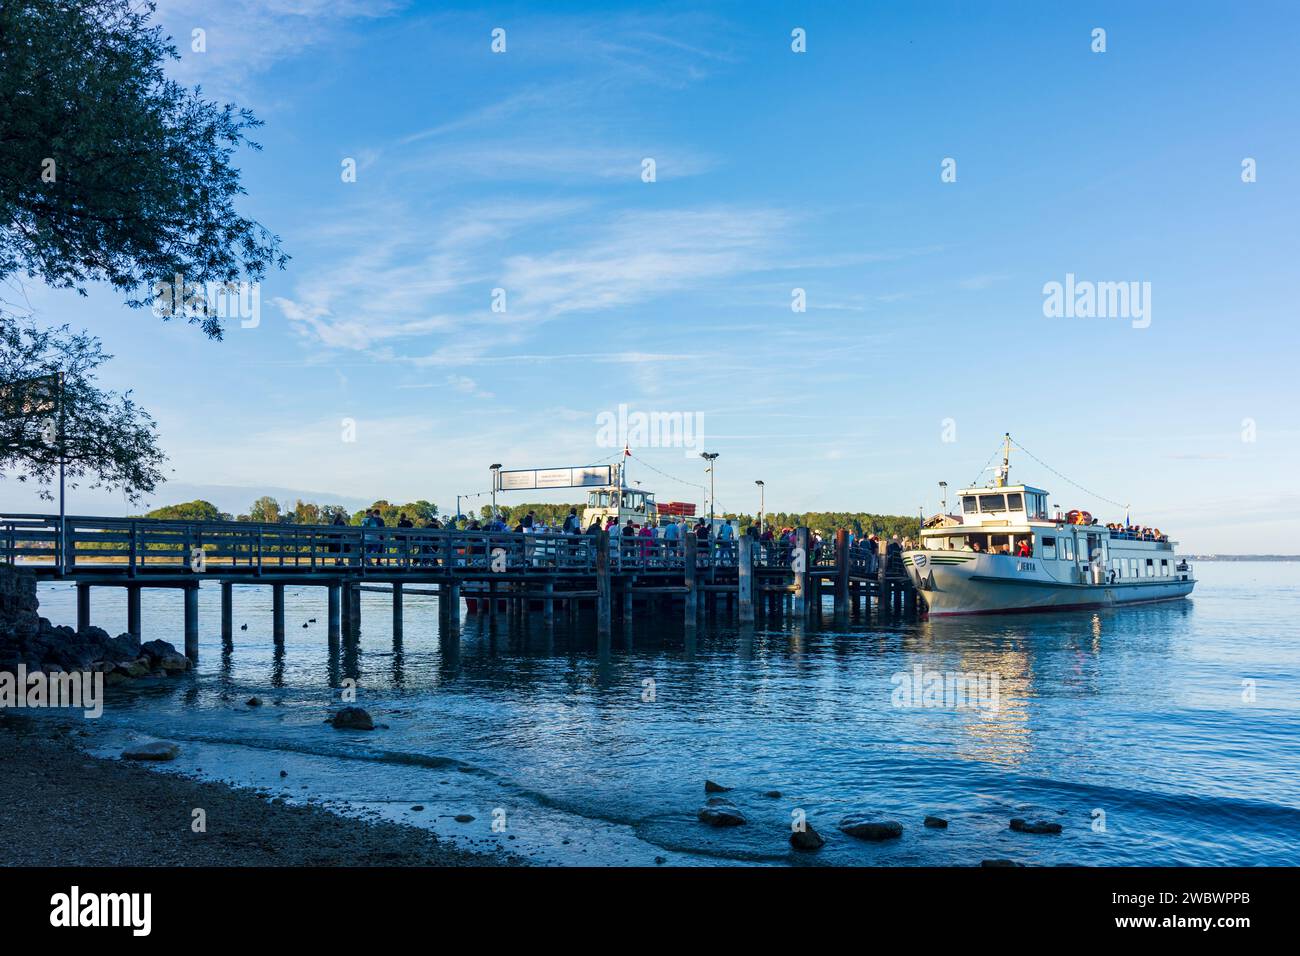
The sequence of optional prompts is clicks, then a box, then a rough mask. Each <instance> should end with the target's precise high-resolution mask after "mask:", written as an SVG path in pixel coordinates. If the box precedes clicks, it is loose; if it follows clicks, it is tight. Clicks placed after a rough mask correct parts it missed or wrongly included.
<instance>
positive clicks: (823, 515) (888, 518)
mask: <svg viewBox="0 0 1300 956" xmlns="http://www.w3.org/2000/svg"><path fill="white" fill-rule="evenodd" d="M584 507H585V505H583V504H579V503H575V502H567V503H559V504H557V503H555V502H534V503H524V504H514V505H508V504H504V503H499V504H498V505H497V510H498V511H499V512H501V515H502V518H503V520H505V522H506V523H507V524H514V523H516V522H518V521H519V520H520V519H522V518H523V517H524V515H526V514H528V512H530V511H531V512H533V514H534V518H535V520H536V521H537V522H539V523H542V524H546V525H550V526H553V527H554V526H559V525H562V524H563V523H564V518H565V516H566V515H567V514H568V513H569V509H570V508H576V509H577V511H578V515H579V516H581V515H582V510H583V508H584ZM376 509H377V510H378V511H379V514H380V517H382V518H383V519H384V524H386V525H388V526H389V527H392V526H393V525H396V524H397V521H398V519H399V518H400V517H401V516H402V515H403V514H405V515H406V516H407V517H408V518H410V519H411V521H413V522H414V523H415V525H416V527H422V526H423V525H425V524H427V523H428V522H429V521H430V520H431V519H433V518H438V519H439V521H441V522H442V523H444V524H445V523H446V522H447V521H448V520H450V519H451V518H454V517H455V516H454V515H443V514H441V513H440V512H439V511H438V506H437V505H436V504H434V503H433V502H431V501H425V500H424V499H420V500H419V501H408V502H407V503H406V504H401V505H397V504H393V503H392V502H390V501H386V500H383V499H380V500H379V501H376V502H374V503H373V504H371V505H370V507H369V508H362V509H361V510H360V511H349V510H348V509H347V508H345V507H343V506H342V505H331V504H316V503H314V502H310V501H303V500H301V499H299V500H298V501H296V502H294V504H293V506H292V507H287V506H283V505H281V504H280V502H278V501H276V500H275V499H274V498H272V497H270V496H269V495H265V496H263V497H261V498H258V499H257V500H256V501H254V502H253V503H252V505H251V506H249V509H248V512H247V513H245V514H240V515H231V514H229V513H228V512H224V511H222V510H221V509H220V508H218V507H217V506H216V505H214V504H213V503H212V502H210V501H203V500H202V499H200V500H197V501H187V502H185V503H183V504H176V505H166V506H164V507H162V508H155V509H154V510H153V511H150V512H148V513H147V514H145V515H143V516H142V517H145V518H161V519H163V520H167V521H255V522H261V523H265V524H332V523H333V522H334V516H335V515H340V514H341V515H343V517H344V518H345V519H346V520H347V523H348V524H351V525H359V524H361V521H362V519H363V518H365V516H366V514H367V512H369V511H373V510H376ZM491 516H492V506H491V505H483V506H482V507H480V508H479V509H478V512H477V513H476V514H473V517H477V518H479V519H480V520H486V519H488V518H490V517H491ZM466 517H469V515H466ZM721 517H724V518H727V519H734V520H735V521H736V523H737V524H738V525H739V526H740V528H741V530H742V531H743V530H744V529H746V528H748V527H749V526H750V525H754V524H756V523H757V521H758V515H757V514H753V513H744V512H742V513H739V514H737V513H734V512H726V513H725V514H723V515H722V516H721ZM688 520H689V519H688ZM766 520H767V523H768V524H769V525H770V526H771V527H772V528H774V529H775V530H776V531H780V530H781V529H782V528H787V527H788V528H797V527H800V526H804V527H808V528H811V529H813V530H814V531H820V532H821V533H822V534H823V535H826V534H830V533H833V532H834V531H835V530H836V529H837V528H848V529H850V530H851V531H853V532H854V533H855V534H872V533H875V534H878V535H881V536H882V537H892V536H893V535H898V536H899V537H916V536H917V535H918V534H919V531H920V523H919V521H918V520H917V519H916V518H915V517H912V518H909V517H905V516H903V515H880V514H870V513H868V512H863V511H807V512H789V511H769V512H767V515H766Z"/></svg>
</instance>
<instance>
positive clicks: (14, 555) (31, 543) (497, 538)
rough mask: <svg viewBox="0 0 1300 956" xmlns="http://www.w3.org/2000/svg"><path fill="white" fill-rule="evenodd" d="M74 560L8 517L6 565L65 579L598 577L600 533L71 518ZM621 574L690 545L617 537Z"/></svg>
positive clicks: (734, 557)
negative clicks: (94, 573) (74, 575)
mask: <svg viewBox="0 0 1300 956" xmlns="http://www.w3.org/2000/svg"><path fill="white" fill-rule="evenodd" d="M64 540H65V541H66V549H67V553H66V555H65V556H62V557H64V558H65V560H63V561H62V562H60V557H61V555H60V553H59V543H60V534H59V519H58V518H57V517H54V516H49V515H30V514H22V515H4V516H0V561H3V562H5V563H7V564H23V565H31V566H36V567H59V566H61V567H62V568H63V569H64V570H66V571H73V570H78V569H81V570H85V569H100V570H104V571H107V572H111V571H120V572H122V573H125V574H126V575H128V576H132V577H133V576H135V575H137V574H149V573H154V572H158V573H162V572H168V571H171V572H190V573H196V574H198V573H203V572H205V571H207V570H208V569H212V570H214V571H222V572H224V573H230V572H239V573H250V574H252V575H254V576H256V575H260V574H263V573H281V572H293V571H299V572H308V573H310V572H330V571H335V570H338V571H346V570H360V571H362V572H364V571H365V570H367V569H382V570H387V571H394V570H411V571H421V570H430V571H432V570H435V569H437V570H444V571H445V570H456V569H476V568H477V569H484V570H502V571H513V572H524V573H526V572H530V571H542V572H569V573H574V574H590V573H594V571H595V568H596V562H597V550H598V542H597V538H596V537H595V536H592V535H573V534H560V533H540V534H534V533H518V532H512V531H506V532H483V531H461V530H447V529H434V528H387V527H386V528H368V527H358V526H354V525H293V524H267V523H255V522H244V521H201V522H195V521H167V520H160V519H153V518H99V517H86V516H82V515H72V516H69V517H68V518H67V519H66V534H65V536H64ZM609 544H610V547H609V561H610V567H611V569H613V570H615V571H625V572H626V571H651V570H656V569H672V568H679V569H680V568H681V567H683V565H684V564H685V560H686V546H685V542H684V541H669V540H666V539H663V538H650V537H644V538H643V537H639V536H635V537H634V536H623V535H617V534H614V535H611V536H610V539H609ZM739 547H740V542H737V541H707V542H700V543H699V545H698V547H697V549H696V565H697V567H701V568H708V567H711V566H717V567H730V566H734V565H735V564H736V563H737V561H738V554H739Z"/></svg>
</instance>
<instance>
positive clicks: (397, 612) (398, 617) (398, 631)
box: [393, 581, 402, 637]
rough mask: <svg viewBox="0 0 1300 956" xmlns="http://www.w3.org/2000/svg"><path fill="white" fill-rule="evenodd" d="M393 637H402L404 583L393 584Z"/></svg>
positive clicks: (396, 582) (395, 582)
mask: <svg viewBox="0 0 1300 956" xmlns="http://www.w3.org/2000/svg"><path fill="white" fill-rule="evenodd" d="M393 636H394V637H401V636H402V582H401V581H394V582H393Z"/></svg>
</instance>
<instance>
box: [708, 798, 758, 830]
mask: <svg viewBox="0 0 1300 956" xmlns="http://www.w3.org/2000/svg"><path fill="white" fill-rule="evenodd" d="M696 817H697V818H698V819H699V821H700V822H701V823H707V824H708V825H709V826H711V827H738V826H743V825H744V824H745V823H748V822H749V821H748V820H746V819H745V815H744V814H743V813H741V812H740V808H739V807H737V806H736V805H735V804H734V803H732V802H731V801H730V800H723V799H722V798H721V797H714V798H713V799H712V800H710V801H709V802H708V803H706V804H705V805H704V806H702V807H700V812H699V813H698V814H696Z"/></svg>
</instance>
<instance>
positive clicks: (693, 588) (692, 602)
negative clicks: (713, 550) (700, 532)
mask: <svg viewBox="0 0 1300 956" xmlns="http://www.w3.org/2000/svg"><path fill="white" fill-rule="evenodd" d="M682 543H683V544H684V545H685V554H686V562H685V566H684V568H683V572H682V573H683V577H684V579H685V583H686V626H687V627H695V625H696V623H697V622H698V621H699V615H700V604H699V584H698V581H697V573H696V572H697V570H698V569H697V567H696V563H695V557H696V552H697V550H698V548H699V542H698V541H697V540H696V538H695V535H694V534H691V533H689V532H688V533H687V535H686V538H685V540H684V541H683V542H682Z"/></svg>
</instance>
